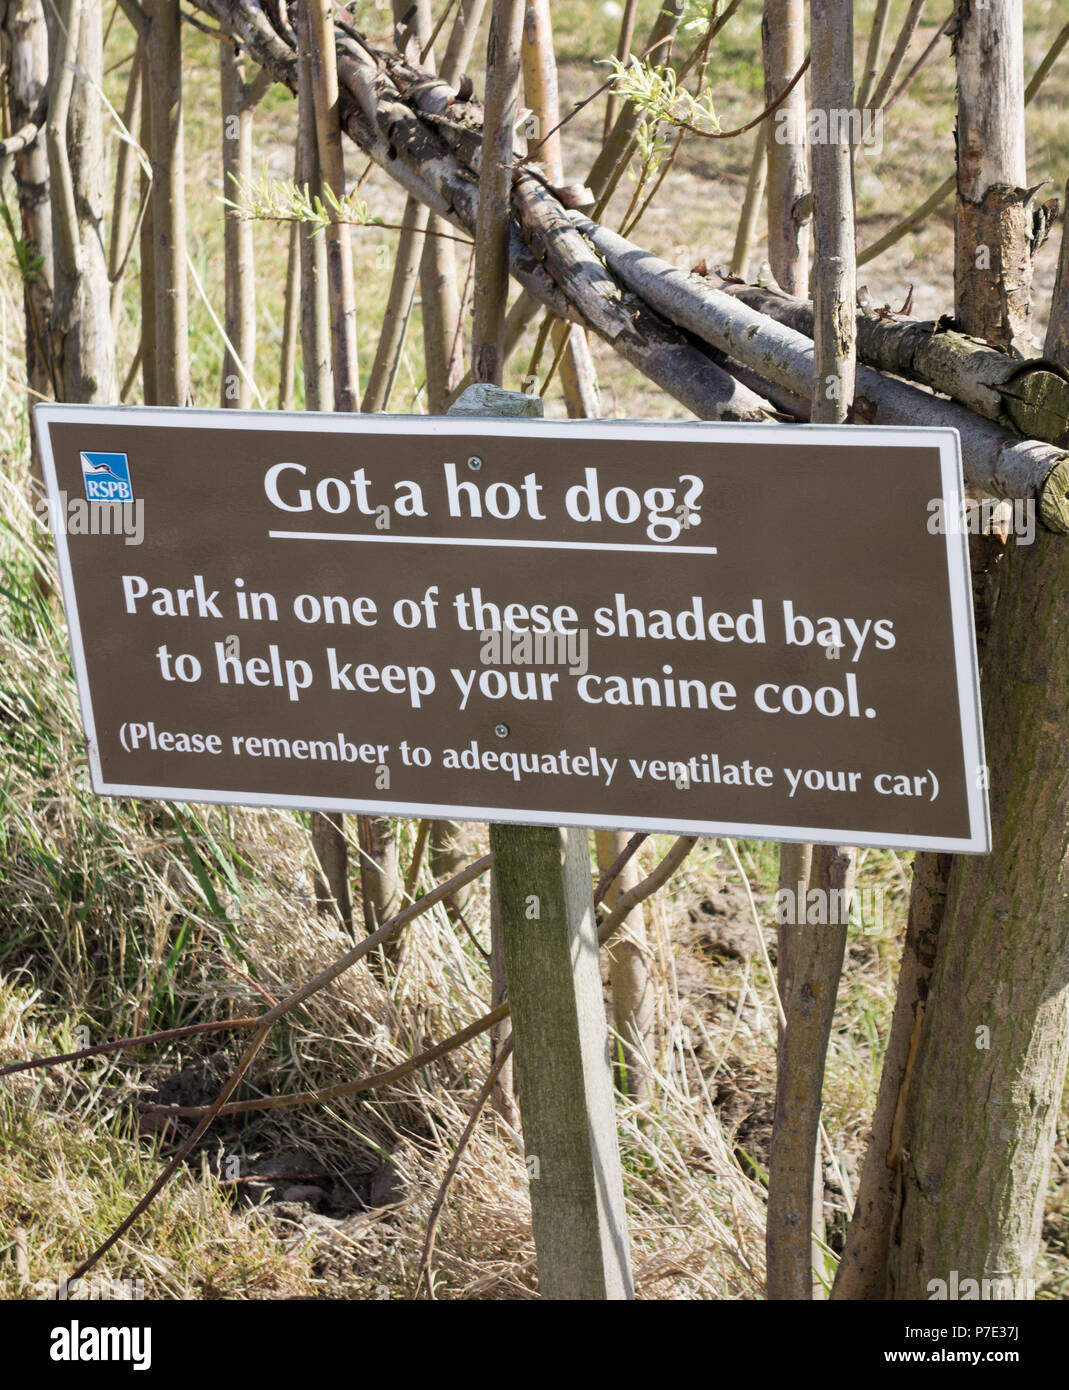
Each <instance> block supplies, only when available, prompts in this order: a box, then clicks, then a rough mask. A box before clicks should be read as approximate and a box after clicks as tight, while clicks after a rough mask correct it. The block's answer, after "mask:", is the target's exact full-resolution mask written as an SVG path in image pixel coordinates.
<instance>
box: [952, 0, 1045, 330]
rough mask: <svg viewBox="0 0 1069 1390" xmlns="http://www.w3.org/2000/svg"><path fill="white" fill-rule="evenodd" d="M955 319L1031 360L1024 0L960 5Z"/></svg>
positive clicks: (957, 25) (956, 37)
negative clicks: (1022, 6) (1022, 11)
mask: <svg viewBox="0 0 1069 1390" xmlns="http://www.w3.org/2000/svg"><path fill="white" fill-rule="evenodd" d="M954 43H955V53H956V54H957V61H958V127H957V147H958V185H957V187H958V194H957V211H956V215H955V219H954V309H955V315H956V317H957V319H958V322H959V323H960V324H961V325H962V326H963V327H964V328H965V330H966V331H967V332H970V333H972V334H974V335H975V336H976V337H978V338H985V339H986V340H987V341H988V342H989V343H993V344H994V345H995V346H996V347H1002V348H1014V349H1016V350H1017V351H1018V352H1019V353H1021V355H1022V356H1025V357H1030V356H1031V355H1032V351H1033V348H1032V334H1031V313H1032V309H1031V285H1032V250H1031V240H1030V232H1031V214H1030V204H1031V197H1030V195H1029V193H1028V190H1027V189H1026V187H1025V184H1026V183H1027V181H1028V168H1027V161H1026V157H1025V129H1024V56H1023V54H1024V23H1023V19H1022V14H1021V0H988V3H987V4H986V5H984V6H979V5H975V4H972V3H971V0H957V10H956V15H955V30H954Z"/></svg>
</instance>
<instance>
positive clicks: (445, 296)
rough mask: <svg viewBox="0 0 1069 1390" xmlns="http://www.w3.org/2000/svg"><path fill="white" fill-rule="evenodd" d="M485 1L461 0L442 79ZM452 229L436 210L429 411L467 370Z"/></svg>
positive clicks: (451, 74)
mask: <svg viewBox="0 0 1069 1390" xmlns="http://www.w3.org/2000/svg"><path fill="white" fill-rule="evenodd" d="M484 8H485V0H461V3H460V7H459V9H458V10H457V16H456V19H455V20H454V22H453V28H452V31H451V33H450V35H449V43H448V45H447V46H446V52H445V58H444V59H443V61H442V65H441V77H442V81H443V82H448V83H449V84H450V85H451V86H455V85H456V84H457V82H459V80H460V77H461V76H462V74H463V72H464V69H465V67H466V66H467V63H468V60H469V58H470V57H471V50H472V46H473V45H474V43H475V34H476V31H477V29H478V27H479V21H480V19H481V18H482V13H483V10H484ZM451 230H452V228H451V226H450V224H449V223H448V222H446V221H445V219H444V218H441V217H438V216H437V215H436V214H434V213H432V214H431V217H430V220H429V221H428V223H427V241H426V244H425V246H424V248H423V259H422V260H421V262H420V299H421V301H422V308H423V349H424V356H425V359H426V364H427V410H428V412H429V413H430V414H431V415H444V414H445V411H446V409H447V407H448V405H449V401H450V398H451V397H452V395H453V394H454V392H455V391H456V389H457V386H458V385H459V384H460V379H461V377H462V376H463V374H464V367H463V363H464V357H465V354H464V343H463V333H462V331H461V323H460V312H461V305H460V293H459V291H458V289H457V262H456V251H455V247H454V244H453V242H451V241H448V240H447V239H446V238H445V237H443V236H440V235H436V233H441V232H449V231H451Z"/></svg>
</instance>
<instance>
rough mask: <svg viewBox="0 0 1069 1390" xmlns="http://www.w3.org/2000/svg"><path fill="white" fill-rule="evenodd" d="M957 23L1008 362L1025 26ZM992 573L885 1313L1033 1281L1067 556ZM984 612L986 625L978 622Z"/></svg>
mask: <svg viewBox="0 0 1069 1390" xmlns="http://www.w3.org/2000/svg"><path fill="white" fill-rule="evenodd" d="M957 19H958V23H959V32H958V45H957V55H958V72H959V82H958V95H959V114H958V195H959V196H958V206H957V213H958V228H957V234H956V246H957V249H958V254H957V256H956V265H955V273H956V285H955V289H956V303H957V305H958V316H959V319H960V320H961V325H962V327H963V328H964V329H965V330H966V331H967V332H971V333H974V334H976V335H977V336H987V337H988V338H989V339H990V340H991V341H993V342H996V343H1000V344H1001V345H1003V346H1009V345H1010V343H1011V341H1012V339H1013V335H1014V333H1015V332H1016V331H1018V330H1019V331H1020V332H1021V333H1022V334H1023V335H1025V339H1026V338H1027V329H1028V317H1027V303H1026V301H1027V277H1024V283H1023V284H1022V283H1021V279H1020V278H1019V277H1018V276H1017V274H1016V272H1015V271H1014V269H1013V268H1014V267H1018V268H1020V267H1021V265H1022V264H1023V263H1022V261H1021V256H1020V244H1021V236H1020V228H1019V226H1018V220H1017V218H1016V217H1015V216H1009V215H1006V216H1002V215H996V213H995V212H994V211H993V209H997V208H998V207H999V206H1000V205H1001V207H1002V208H1003V210H1004V211H1005V210H1006V209H1010V208H1016V209H1020V208H1021V207H1023V206H1024V204H1023V203H1022V202H1021V201H1020V200H1019V199H1017V197H1016V193H1017V191H1018V190H1017V189H1015V188H1012V187H1011V184H1019V183H1023V181H1024V168H1023V158H1024V151H1023V107H1024V96H1023V90H1022V89H1023V83H1022V82H1019V80H1018V78H1019V70H1020V43H1021V13H1020V7H1019V5H1016V6H1014V5H1013V4H1011V3H1010V0H992V4H991V6H990V8H989V9H986V10H974V11H972V12H971V13H969V12H968V11H967V9H966V7H963V6H959V10H958V15H957ZM996 113H998V114H997V115H996ZM982 142H990V143H989V144H986V146H985V145H984V144H983V143H982ZM1018 175H1019V176H1020V177H1018ZM996 179H998V180H999V183H996V182H994V180H996ZM1000 185H1001V187H1000ZM980 226H983V227H984V235H986V236H989V237H991V238H992V240H991V241H990V242H989V243H985V244H986V245H987V246H988V250H989V253H990V255H989V266H988V268H987V269H986V270H984V269H982V267H981V266H979V265H977V264H976V261H977V260H983V259H988V258H985V257H982V256H980V255H979V254H977V255H976V256H974V257H973V258H972V259H971V260H970V258H969V256H968V254H967V251H968V247H969V245H970V244H971V243H972V242H973V241H974V239H975V237H976V235H977V228H978V227H980ZM996 238H997V239H996ZM1025 259H1028V256H1027V254H1026V257H1025ZM1029 274H1030V262H1029ZM958 277H960V278H958ZM1018 290H1023V292H1024V300H1025V302H1022V300H1021V298H1020V296H1019V295H1018V294H1017V293H1016V291H1018ZM1022 341H1024V339H1022ZM985 559H986V557H985V554H984V551H983V550H982V549H980V548H979V547H975V546H974V547H973V564H974V587H975V586H977V585H978V584H980V583H982V582H984V581H985V580H986V581H987V582H988V583H989V584H991V588H992V589H993V590H995V597H994V599H993V615H992V616H991V620H990V624H991V625H990V632H989V633H988V634H987V637H986V643H985V642H984V641H983V636H982V634H978V644H979V645H981V647H982V650H983V673H982V676H983V678H982V685H983V689H984V730H985V740H986V745H987V759H988V762H987V767H986V768H985V769H978V770H977V775H985V776H986V777H987V778H988V779H989V784H990V787H991V810H992V828H993V845H992V852H991V854H990V855H987V856H983V857H980V856H978V857H976V858H973V857H961V858H958V859H955V860H952V861H951V864H950V873H949V883H948V885H947V891H946V902H945V911H944V914H943V920H942V924H941V928H940V931H939V940H938V948H937V953H936V961H935V966H934V970H933V973H932V979H931V987H930V992H929V1002H928V1005H927V1007H926V1008H925V1010H924V1012H923V1014H922V1015H921V1017H920V1019H919V1020H918V1026H917V1029H916V1038H915V1041H914V1042H913V1048H914V1055H915V1060H914V1063H913V1067H912V1080H911V1082H910V1084H909V1086H908V1093H907V1095H906V1096H905V1097H904V1102H903V1103H902V1104H901V1105H900V1107H899V1108H900V1112H901V1114H902V1119H901V1122H900V1126H899V1128H900V1135H901V1138H900V1142H899V1145H898V1154H899V1156H900V1168H899V1171H898V1173H897V1175H896V1176H897V1186H896V1194H895V1196H896V1203H897V1204H896V1208H895V1211H894V1213H893V1217H892V1223H891V1229H892V1235H891V1242H890V1253H889V1257H888V1281H887V1288H886V1296H891V1297H894V1298H903V1299H908V1298H918V1297H925V1296H927V1295H928V1294H930V1292H931V1288H930V1287H929V1285H930V1281H931V1280H933V1279H940V1278H941V1279H944V1280H946V1279H948V1278H949V1271H950V1270H951V1269H954V1270H957V1271H959V1276H960V1277H961V1278H975V1279H977V1280H981V1279H984V1278H989V1279H1000V1280H1021V1279H1028V1278H1030V1277H1031V1276H1032V1274H1033V1270H1034V1265H1035V1260H1036V1256H1037V1253H1038V1249H1039V1242H1040V1233H1041V1227H1042V1219H1043V1204H1044V1197H1045V1193H1046V1186H1047V1180H1048V1176H1049V1169H1050V1161H1051V1155H1052V1152H1053V1145H1054V1139H1055V1130H1056V1122H1057V1113H1058V1105H1059V1100H1060V1096H1061V1090H1062V1084H1063V1081H1064V1077H1065V1069H1066V1062H1067V1059H1069V969H1067V965H1066V962H1067V961H1069V911H1067V904H1069V872H1067V869H1069V861H1067V858H1066V854H1065V826H1066V823H1067V820H1069V762H1067V759H1066V752H1065V737H1064V711H1065V707H1066V701H1067V699H1069V670H1067V669H1066V662H1065V660H1064V654H1065V643H1064V630H1065V606H1066V599H1065V596H1066V592H1067V589H1066V577H1067V573H1066V554H1065V550H1064V546H1059V545H1058V544H1057V542H1056V541H1055V540H1054V538H1053V537H1052V536H1050V535H1047V534H1046V533H1045V532H1044V531H1042V530H1040V531H1039V532H1038V533H1037V537H1036V543H1035V544H1034V545H1033V546H1024V545H1021V544H1013V545H1011V546H1010V547H1008V549H1007V552H1006V555H1005V558H1004V559H1003V560H1002V563H1001V565H1000V567H999V569H1000V573H999V575H998V582H997V585H996V584H994V583H991V580H990V577H989V576H988V575H986V574H985V573H984V564H985ZM988 610H989V606H988V605H978V607H977V617H978V620H979V621H980V622H983V621H984V620H985V618H986V615H987V611H988ZM892 1041H893V1040H892ZM900 1050H901V1049H900V1048H899V1051H900ZM963 1136H967V1142H962V1139H963ZM1003 1287H1004V1288H1005V1285H1003ZM1003 1296H1006V1297H1024V1296H1026V1294H1024V1293H1021V1292H1015V1291H1013V1290H1012V1289H1011V1291H1010V1292H1009V1293H1005V1294H1003Z"/></svg>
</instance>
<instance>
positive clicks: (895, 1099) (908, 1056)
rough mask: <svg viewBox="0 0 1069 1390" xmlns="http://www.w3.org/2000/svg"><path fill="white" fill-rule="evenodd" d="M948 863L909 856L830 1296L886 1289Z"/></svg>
mask: <svg viewBox="0 0 1069 1390" xmlns="http://www.w3.org/2000/svg"><path fill="white" fill-rule="evenodd" d="M950 864H951V857H950V855H948V854H923V853H919V854H918V855H917V856H916V858H915V859H914V862H913V891H912V892H911V894H910V900H909V922H908V924H907V927H906V941H905V945H904V947H903V950H902V964H901V966H900V968H899V973H898V986H897V989H896V992H895V1008H894V1015H893V1017H892V1020H891V1032H890V1035H889V1037H888V1041H887V1050H886V1052H885V1053H884V1058H883V1068H882V1070H881V1072H880V1090H879V1094H878V1095H877V1098H876V1109H875V1111H874V1112H873V1117H872V1126H871V1129H870V1132H869V1142H868V1147H867V1148H866V1150H865V1159H864V1162H863V1164H862V1168H861V1181H860V1184H859V1185H858V1192H857V1200H856V1202H855V1203H854V1215H853V1218H852V1219H851V1221H850V1224H849V1226H848V1227H847V1231H846V1244H845V1245H844V1247H843V1254H842V1258H841V1260H840V1261H839V1269H838V1271H837V1273H836V1276H835V1285H834V1287H833V1289H832V1298H833V1299H847V1300H860V1299H882V1298H886V1297H887V1260H888V1254H889V1251H890V1245H891V1226H892V1223H893V1221H894V1210H895V1201H896V1198H897V1195H898V1187H899V1182H900V1179H901V1170H902V1138H901V1129H902V1120H903V1118H904V1115H905V1105H906V1098H907V1096H908V1094H909V1089H910V1082H911V1080H912V1076H913V1064H914V1061H915V1059H916V1054H917V1043H918V1041H919V1040H920V1029H921V1024H922V1022H923V1021H924V1011H925V1008H926V1006H927V1002H928V993H929V990H930V988H931V979H932V967H933V966H934V965H935V952H936V944H937V942H938V939H939V928H940V926H941V925H942V921H943V910H944V907H945V905H946V893H947V878H948V876H949V874H950Z"/></svg>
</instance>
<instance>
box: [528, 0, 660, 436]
mask: <svg viewBox="0 0 1069 1390" xmlns="http://www.w3.org/2000/svg"><path fill="white" fill-rule="evenodd" d="M633 9H634V7H633V6H632V13H631V24H632V27H633V25H634V13H633ZM624 26H625V28H626V26H627V16H626V15H625V19H624ZM627 42H628V45H629V46H630V42H631V40H630V31H628V40H627ZM520 58H521V63H522V67H523V93H524V100H525V102H526V104H527V106H528V108H529V109H530V111H531V116H532V118H533V122H534V124H533V128H532V133H531V134H530V135H528V137H527V152H528V154H533V153H534V152H535V151H536V150H537V154H536V156H535V157H536V158H537V160H538V162H539V164H541V166H542V168H543V170H544V171H545V175H546V178H547V179H549V181H550V183H551V184H554V185H555V186H558V187H559V186H560V185H561V184H563V183H564V161H563V156H562V153H561V142H560V132H559V131H558V130H557V129H556V127H557V126H558V125H559V124H560V105H559V98H558V87H557V59H556V54H555V53H554V49H553V23H552V20H551V18H550V13H549V0H528V4H527V6H526V11H525V16H524V24H523V42H522V44H521V46H520ZM551 132H552V133H551ZM550 339H551V341H552V343H553V349H554V354H555V356H559V357H560V379H561V387H562V389H563V392H564V401H565V405H566V407H567V410H568V416H569V418H570V419H573V420H576V419H589V418H592V417H597V416H598V415H600V414H601V404H600V398H599V396H598V383H597V375H596V373H595V370H594V360H593V358H592V356H591V354H590V344H589V343H588V342H587V337H586V333H585V332H584V331H583V329H582V328H579V327H578V326H576V325H574V324H571V325H570V324H564V323H560V322H557V323H554V324H553V326H552V328H551V329H550ZM537 384H538V383H535V382H532V383H531V386H537ZM525 389H528V388H526V387H525Z"/></svg>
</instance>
